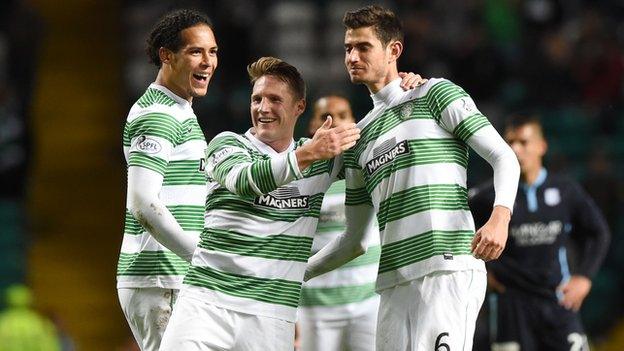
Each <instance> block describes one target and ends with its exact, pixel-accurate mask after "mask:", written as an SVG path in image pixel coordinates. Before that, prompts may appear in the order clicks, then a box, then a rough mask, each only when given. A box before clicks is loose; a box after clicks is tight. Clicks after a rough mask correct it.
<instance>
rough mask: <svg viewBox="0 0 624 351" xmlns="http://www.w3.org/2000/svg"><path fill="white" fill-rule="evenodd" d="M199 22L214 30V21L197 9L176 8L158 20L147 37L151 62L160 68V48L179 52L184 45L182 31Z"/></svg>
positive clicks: (147, 50) (148, 54) (147, 49)
mask: <svg viewBox="0 0 624 351" xmlns="http://www.w3.org/2000/svg"><path fill="white" fill-rule="evenodd" d="M199 24H205V25H207V26H208V27H210V29H211V30H212V22H211V21H210V18H208V16H206V15H205V14H204V13H202V12H199V11H196V10H188V9H183V10H175V11H171V12H169V13H167V14H165V15H164V16H163V17H161V18H160V20H158V22H157V23H156V24H155V25H154V27H153V28H152V31H151V32H150V34H149V36H148V37H147V48H146V52H147V56H149V60H150V62H151V63H153V64H155V65H156V67H158V68H160V67H161V66H162V62H160V55H159V54H158V51H159V50H160V48H167V49H169V50H171V51H173V52H177V51H178V50H180V49H181V48H182V46H184V43H183V42H182V37H181V36H180V32H182V31H183V30H185V29H187V28H190V27H194V26H196V25H199Z"/></svg>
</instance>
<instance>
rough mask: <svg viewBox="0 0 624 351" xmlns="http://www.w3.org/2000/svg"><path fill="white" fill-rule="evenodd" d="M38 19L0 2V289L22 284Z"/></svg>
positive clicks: (23, 7) (18, 4)
mask: <svg viewBox="0 0 624 351" xmlns="http://www.w3.org/2000/svg"><path fill="white" fill-rule="evenodd" d="M41 28H42V25H41V19H40V18H39V15H38V14H37V13H36V12H35V11H34V10H33V9H31V8H30V7H28V4H27V2H25V1H3V2H0V179H2V182H0V234H1V235H0V267H2V268H0V289H3V288H5V287H7V286H8V285H10V284H11V283H16V282H22V281H23V280H24V276H25V272H26V266H27V265H26V257H27V255H26V247H27V240H26V238H25V236H26V230H25V223H26V214H25V209H24V198H25V195H26V190H27V188H26V187H27V181H28V166H29V163H30V162H29V161H30V158H31V149H32V143H31V138H30V112H31V111H30V110H31V98H32V93H33V89H34V82H35V79H34V78H35V72H36V67H37V65H36V59H37V58H38V49H39V46H40V42H41Z"/></svg>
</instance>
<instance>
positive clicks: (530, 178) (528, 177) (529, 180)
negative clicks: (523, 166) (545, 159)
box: [522, 164, 542, 185]
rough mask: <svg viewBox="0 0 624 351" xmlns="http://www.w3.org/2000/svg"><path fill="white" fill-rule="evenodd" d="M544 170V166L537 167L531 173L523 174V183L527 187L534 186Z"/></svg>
mask: <svg viewBox="0 0 624 351" xmlns="http://www.w3.org/2000/svg"><path fill="white" fill-rule="evenodd" d="M541 170H542V165H541V164H540V165H539V167H536V168H534V169H532V170H530V171H526V172H522V181H523V182H524V183H525V184H527V185H533V184H534V183H535V181H536V180H537V177H539V174H540V171H541Z"/></svg>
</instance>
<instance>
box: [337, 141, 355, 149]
mask: <svg viewBox="0 0 624 351" xmlns="http://www.w3.org/2000/svg"><path fill="white" fill-rule="evenodd" d="M353 145H355V141H353V142H350V143H348V144H345V145H342V146H341V147H340V149H341V150H342V151H346V150H349V149H350V148H352V147H353Z"/></svg>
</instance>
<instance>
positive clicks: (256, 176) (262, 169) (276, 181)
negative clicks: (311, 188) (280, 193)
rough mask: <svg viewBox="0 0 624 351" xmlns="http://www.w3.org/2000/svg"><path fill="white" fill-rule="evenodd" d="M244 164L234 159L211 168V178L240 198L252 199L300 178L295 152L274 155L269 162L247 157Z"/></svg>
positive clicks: (209, 174)
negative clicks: (247, 197) (249, 197)
mask: <svg viewBox="0 0 624 351" xmlns="http://www.w3.org/2000/svg"><path fill="white" fill-rule="evenodd" d="M246 158H247V161H246V162H241V160H237V159H236V158H234V157H232V159H231V160H225V161H224V162H222V163H221V164H218V165H216V166H215V167H214V169H211V170H210V172H209V173H208V176H210V177H212V178H214V179H216V180H217V181H218V182H219V183H220V184H221V185H222V186H224V187H226V188H227V189H228V190H229V191H231V192H232V193H234V194H237V195H243V196H253V195H263V194H267V193H269V192H271V191H273V190H275V189H277V188H279V187H280V186H283V185H285V184H288V183H290V182H292V181H294V180H296V179H301V178H302V177H303V175H302V174H301V172H300V170H299V168H298V165H297V157H296V155H295V153H294V152H289V153H287V154H283V155H278V156H274V157H272V158H270V159H268V160H253V161H249V159H251V158H250V157H249V156H247V155H246Z"/></svg>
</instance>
